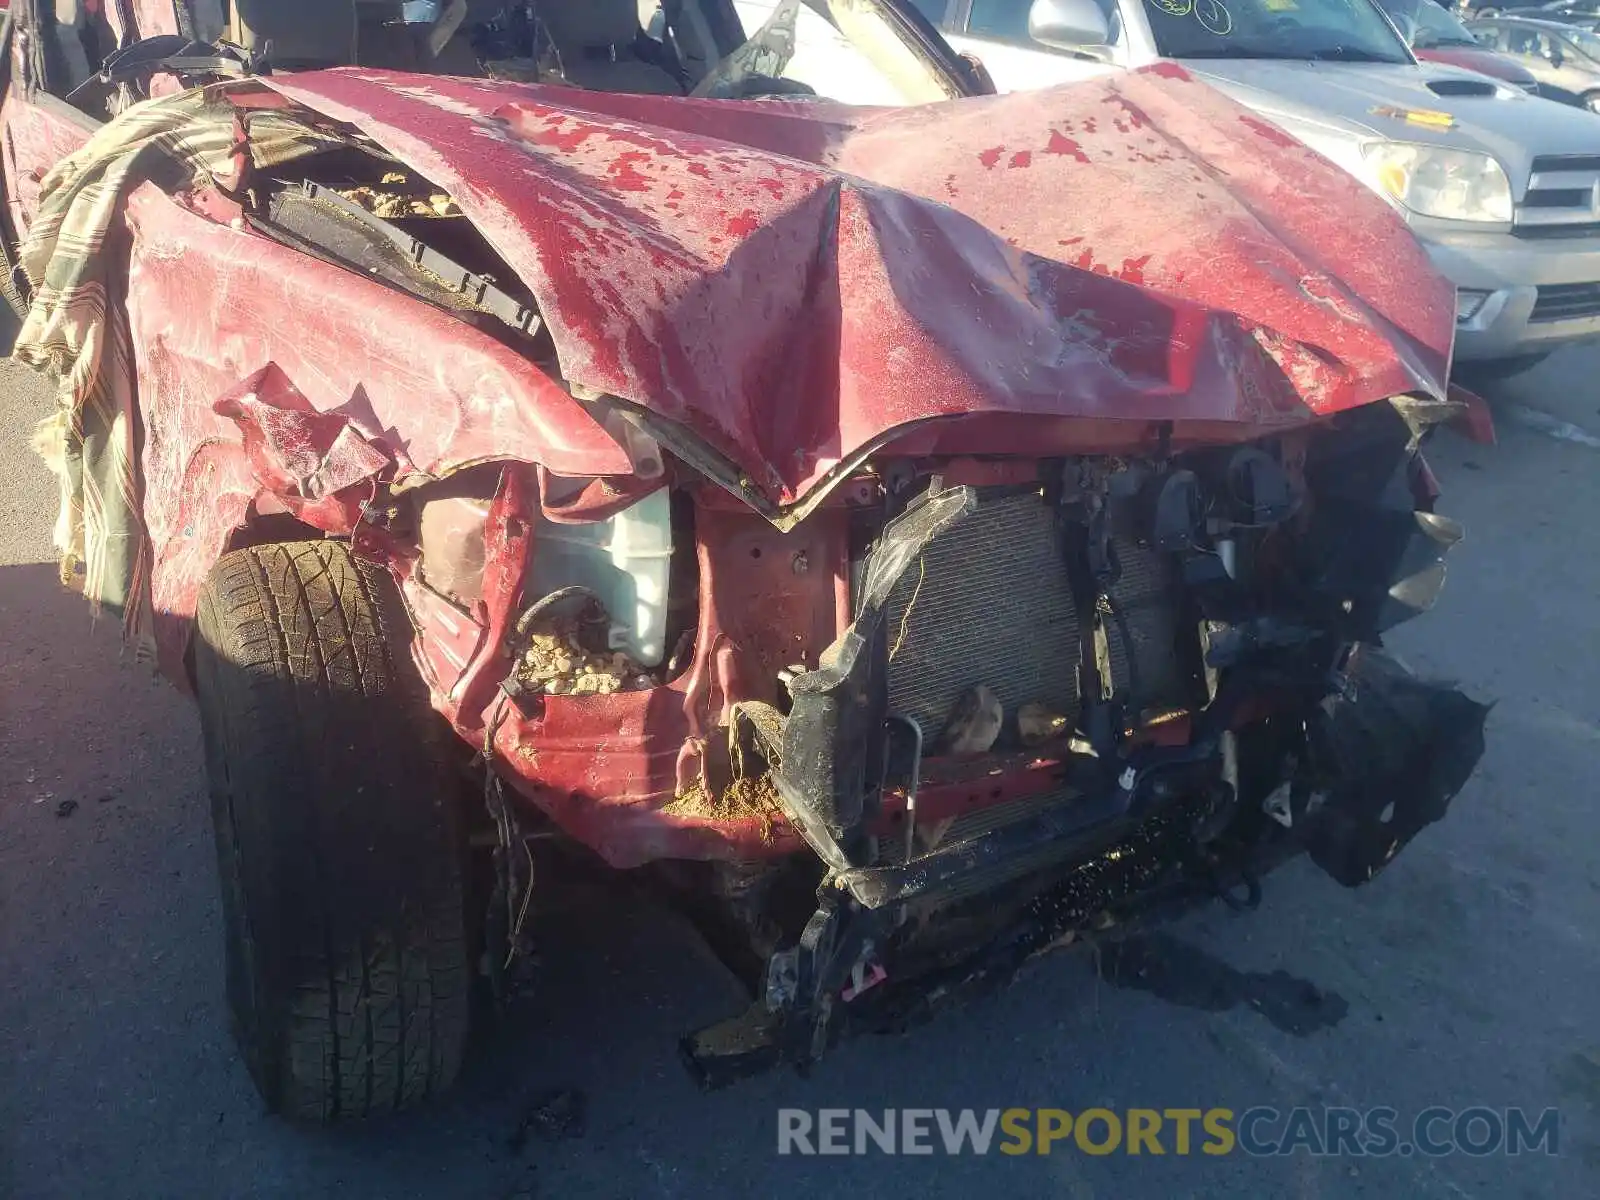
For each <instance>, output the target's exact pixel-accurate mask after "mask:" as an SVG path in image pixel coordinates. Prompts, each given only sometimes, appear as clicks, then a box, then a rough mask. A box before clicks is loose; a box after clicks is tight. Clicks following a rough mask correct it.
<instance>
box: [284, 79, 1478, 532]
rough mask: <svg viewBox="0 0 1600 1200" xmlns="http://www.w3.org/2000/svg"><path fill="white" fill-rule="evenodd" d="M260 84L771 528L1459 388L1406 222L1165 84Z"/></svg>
mask: <svg viewBox="0 0 1600 1200" xmlns="http://www.w3.org/2000/svg"><path fill="white" fill-rule="evenodd" d="M266 82H267V83H269V84H270V85H271V86H272V87H273V88H275V89H277V90H278V91H279V92H281V93H282V94H283V95H285V96H287V97H290V98H292V99H294V100H296V101H298V102H300V103H303V104H305V105H307V106H309V107H311V108H313V109H316V110H318V111H320V112H322V113H324V114H326V115H328V116H331V117H334V118H335V119H338V120H341V121H345V122H348V123H350V124H352V125H354V126H356V127H358V128H359V129H360V130H361V131H363V132H364V133H366V134H367V135H369V136H370V137H372V138H373V139H374V140H375V141H377V142H378V143H379V144H381V145H383V146H384V147H385V148H387V149H388V150H389V151H390V152H392V153H393V154H394V155H395V156H396V157H397V158H399V159H401V160H402V161H403V162H405V163H406V164H407V165H409V166H411V167H412V168H413V169H415V170H417V171H419V172H420V173H422V174H424V175H426V176H428V177H429V178H431V179H432V180H434V181H435V182H436V183H438V184H439V185H441V186H443V187H445V188H446V189H448V190H449V191H450V192H451V193H452V194H453V195H454V196H455V198H456V200H457V201H458V203H459V204H460V205H461V208H462V209H463V211H464V212H465V213H466V214H467V215H468V216H469V217H470V218H471V219H472V220H473V221H474V223H475V224H476V225H477V226H478V228H479V229H480V230H481V231H482V232H483V233H484V235H485V236H486V237H487V238H488V239H489V241H490V242H491V243H492V244H493V245H494V247H495V249H496V250H497V251H498V252H499V253H500V254H501V255H502V256H503V257H504V258H505V259H506V261H507V262H508V263H509V264H510V266H511V267H512V268H513V269H514V270H515V271H516V272H517V273H518V274H519V275H520V276H521V277H522V279H523V280H524V281H525V282H526V283H527V284H528V285H529V287H530V288H531V289H532V290H533V292H534V295H535V297H536V298H537V300H538V303H539V305H540V309H541V313H542V315H543V317H544V319H545V321H546V322H547V323H548V326H549V329H550V331H551V334H552V336H553V338H554V340H555V344H556V348H557V351H558V353H559V355H560V360H561V365H562V369H563V372H564V373H565V375H566V376H567V377H568V378H569V379H571V380H573V381H575V382H577V383H581V384H583V385H585V386H587V387H590V388H594V389H597V390H599V391H602V392H607V393H611V394H613V395H615V396H618V397H621V398H622V399H624V400H627V401H630V402H632V403H634V404H636V405H640V406H642V407H643V408H645V409H647V410H649V411H650V412H652V413H654V414H656V415H658V416H660V417H663V418H666V419H667V420H668V421H670V422H673V423H676V425H677V426H679V427H681V428H682V429H684V430H687V431H688V432H689V433H690V434H692V435H693V437H694V438H695V439H697V440H698V441H699V442H700V443H701V444H703V445H707V446H710V447H712V448H714V449H715V450H716V451H717V452H719V453H720V454H721V455H722V456H724V457H725V458H726V459H727V460H729V461H730V462H731V463H733V464H735V466H736V467H737V470H738V471H739V472H740V473H742V475H743V476H744V477H745V482H746V485H747V486H748V487H749V488H750V489H751V490H752V491H754V492H757V493H759V494H760V495H761V496H763V497H764V498H765V499H766V500H767V501H768V502H770V503H771V504H774V505H783V504H792V503H794V502H796V501H797V500H798V499H800V498H802V497H803V496H805V495H806V493H807V492H808V490H813V489H817V488H818V486H819V485H822V484H826V483H830V482H835V481H836V480H837V478H838V468H839V466H840V464H841V463H847V462H848V461H849V460H850V459H851V458H852V456H853V455H856V454H858V453H861V452H863V451H865V450H868V449H870V448H872V447H874V446H876V445H879V444H882V443H884V442H885V441H887V440H889V439H891V438H901V439H905V438H907V435H910V436H909V440H906V441H905V442H904V445H905V446H907V447H914V448H915V449H917V450H919V451H932V450H939V449H946V448H949V447H950V446H951V445H952V444H956V443H959V445H960V446H961V447H962V448H963V449H966V450H970V451H978V450H982V451H990V452H1003V451H1005V450H1007V449H1010V450H1013V451H1019V450H1026V451H1028V452H1029V453H1033V454H1039V453H1048V452H1050V450H1051V448H1052V447H1057V446H1059V447H1061V448H1063V449H1065V448H1075V449H1083V450H1088V449H1102V450H1106V449H1114V448H1119V447H1125V446H1130V445H1138V444H1141V443H1144V442H1145V441H1147V440H1148V439H1149V438H1150V437H1151V436H1152V426H1153V425H1154V424H1155V423H1169V422H1170V423H1171V429H1170V433H1171V436H1172V439H1173V442H1174V444H1177V445H1182V444H1186V443H1191V444H1192V443H1195V442H1204V441H1227V440H1239V439H1243V438H1248V437H1256V436H1260V434H1261V433H1262V432H1263V431H1266V430H1270V429H1281V428H1285V427H1289V426H1293V425H1295V424H1298V423H1304V422H1306V421H1309V420H1313V419H1315V418H1317V417H1320V416H1323V415H1326V414H1330V413H1333V412H1337V411H1339V410H1342V409H1347V408H1351V407H1354V406H1357V405H1361V404H1365V403H1370V402H1372V401H1375V400H1378V399H1382V398H1384V397H1386V396H1390V395H1395V394H1400V393H1407V392H1417V393H1423V394H1426V395H1430V396H1436V397H1442V396H1443V395H1444V390H1445V383H1444V380H1445V375H1446V366H1447V361H1448V356H1449V352H1450V347H1451V339H1452V335H1453V330H1454V297H1453V295H1452V292H1451V290H1450V288H1449V286H1448V285H1447V284H1446V283H1444V282H1443V281H1442V280H1441V279H1440V277H1439V276H1438V275H1437V274H1436V272H1435V271H1434V270H1433V268H1432V267H1431V265H1430V264H1429V262H1428V260H1427V258H1426V256H1425V255H1424V254H1423V252H1422V251H1421V249H1420V248H1419V247H1418V245H1417V243H1416V241H1415V239H1414V238H1413V237H1412V236H1411V234H1410V232H1409V231H1408V230H1407V229H1406V228H1405V226H1404V224H1403V223H1402V222H1401V221H1400V220H1399V219H1398V218H1397V217H1396V216H1395V215H1394V214H1393V213H1392V212H1391V211H1390V210H1389V209H1388V207H1387V206H1386V205H1385V204H1384V203H1383V202H1382V201H1381V200H1379V199H1378V198H1377V197H1376V196H1374V195H1373V194H1371V193H1370V192H1368V191H1367V190H1366V189H1364V188H1363V187H1362V186H1361V185H1360V184H1359V183H1357V182H1355V181H1354V180H1352V179H1351V178H1350V177H1349V176H1348V175H1346V174H1345V173H1344V172H1343V171H1341V170H1340V169H1339V168H1337V167H1335V166H1334V165H1333V164H1331V163H1329V162H1327V161H1326V160H1325V159H1323V158H1321V157H1320V156H1318V155H1317V154H1316V153H1314V152H1313V151H1311V150H1309V149H1307V148H1306V147H1304V146H1302V145H1301V144H1300V143H1298V142H1296V141H1294V140H1293V139H1292V138H1289V137H1287V136H1286V135H1284V134H1282V133H1281V132H1279V131H1277V130H1276V129H1274V128H1273V127H1271V126H1268V125H1264V124H1263V123H1262V122H1261V121H1259V120H1258V119H1255V118H1253V117H1251V116H1250V115H1249V114H1248V112H1247V111H1246V110H1245V109H1243V108H1241V107H1239V106H1238V105H1236V104H1235V103H1233V102H1232V101H1230V100H1228V99H1227V98H1225V97H1223V96H1222V95H1220V94H1219V93H1217V92H1216V91H1214V90H1213V89H1211V88H1210V87H1208V86H1206V85H1204V84H1202V83H1199V82H1197V81H1195V80H1194V79H1192V78H1191V77H1190V76H1188V75H1187V74H1186V73H1185V72H1183V71H1181V70H1180V69H1177V68H1174V67H1171V66H1162V67H1159V68H1153V69H1151V70H1149V71H1142V72H1133V73H1125V74H1120V75H1117V76H1114V77H1110V78H1107V79H1105V80H1097V81H1093V82H1087V83H1080V84H1074V85H1070V86H1066V87H1062V88H1055V89H1051V90H1048V91H1043V92H1033V93H1013V94H1010V95H1006V96H996V97H979V98H970V99H965V100H962V101H959V102H954V103H951V104H940V105H926V106H920V107H915V108H907V109H892V110H890V109H862V108H852V107H849V106H844V105H837V104H833V103H830V102H826V101H813V100H800V101H752V102H738V103H736V102H728V101H693V100H688V101H686V100H681V99H670V100H669V99H663V98H659V97H642V96H622V95H609V94H602V93H592V92H578V91H573V90H569V89H562V88H550V87H538V86H530V85H523V84H516V83H505V82H489V81H474V80H463V79H450V78H439V77H424V76H413V75H404V74H392V73H386V72H377V71H366V70H358V69H342V70H336V71H326V72H311V73H306V74H300V75H288V76H274V77H273V78H271V79H269V80H267V81H266ZM929 422H939V423H940V424H936V425H931V426H930V425H928V424H926V423H929ZM919 426H921V427H922V428H921V429H920V430H918V428H917V427H919Z"/></svg>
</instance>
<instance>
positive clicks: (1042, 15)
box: [1028, 0, 1111, 50]
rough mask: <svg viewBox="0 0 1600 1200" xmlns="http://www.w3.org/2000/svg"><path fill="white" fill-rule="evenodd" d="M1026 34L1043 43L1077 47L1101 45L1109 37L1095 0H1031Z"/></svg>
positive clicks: (1061, 48)
mask: <svg viewBox="0 0 1600 1200" xmlns="http://www.w3.org/2000/svg"><path fill="white" fill-rule="evenodd" d="M1028 36H1029V37H1031V38H1032V39H1033V40H1034V41H1036V42H1039V43H1041V44H1042V45H1045V46H1053V47H1055V48H1057V49H1060V50H1077V49H1079V48H1081V47H1083V46H1104V45H1105V44H1106V43H1107V42H1108V41H1110V39H1111V27H1110V24H1109V23H1108V22H1107V21H1106V14H1105V12H1104V10H1102V9H1101V7H1100V5H1099V4H1097V3H1096V2H1095V0H1033V7H1032V8H1030V9H1029V10H1028Z"/></svg>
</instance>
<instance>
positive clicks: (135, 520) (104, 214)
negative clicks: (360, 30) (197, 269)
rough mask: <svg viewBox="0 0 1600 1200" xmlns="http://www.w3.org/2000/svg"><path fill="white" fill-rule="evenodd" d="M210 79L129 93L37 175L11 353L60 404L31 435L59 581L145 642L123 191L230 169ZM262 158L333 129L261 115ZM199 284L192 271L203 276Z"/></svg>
mask: <svg viewBox="0 0 1600 1200" xmlns="http://www.w3.org/2000/svg"><path fill="white" fill-rule="evenodd" d="M240 89H259V85H257V84H254V83H251V82H249V81H244V82H242V83H234V84H217V85H212V86H210V87H206V88H198V89H195V90H193V91H187V92H181V93H178V94H176V95H171V96H163V97H159V98H157V99H153V100H147V101H144V102H142V103H139V104H136V105H134V106H133V107H131V108H129V109H128V110H127V111H126V112H124V113H122V114H121V115H120V116H118V117H117V118H116V119H115V120H113V121H111V122H109V123H108V124H106V125H104V126H103V127H102V128H101V129H100V130H99V131H98V132H97V133H96V134H95V135H94V136H93V137H92V138H91V139H90V140H89V142H88V143H87V144H86V145H85V146H84V147H83V148H82V149H81V150H79V151H78V152H77V153H75V154H73V155H72V156H70V157H69V158H66V159H64V160H63V161H62V162H60V163H58V164H57V165H56V166H55V167H54V168H53V169H52V170H51V171H50V172H49V174H48V175H46V176H45V178H44V180H43V183H42V185H41V186H42V191H41V195H40V202H39V210H38V213H37V214H36V215H35V217H34V220H33V223H32V224H31V226H30V227H29V229H28V233H27V237H26V239H25V240H24V243H23V246H22V251H21V267H22V270H23V272H24V274H25V275H26V276H27V279H28V283H29V284H30V286H31V288H32V291H33V300H32V308H31V310H30V312H29V313H28V317H27V320H26V321H25V322H24V323H23V326H22V332H21V333H20V334H19V335H18V337H17V343H16V348H15V350H14V351H13V356H14V357H15V358H16V359H17V360H18V361H21V362H25V363H28V364H29V365H30V366H33V367H37V368H39V369H40V370H42V371H45V372H46V373H48V374H49V375H50V376H52V377H53V378H54V379H55V380H56V381H57V392H56V399H57V401H58V404H59V408H58V410H57V412H56V413H55V414H54V415H53V416H51V417H48V418H46V420H45V421H44V422H43V423H42V424H41V425H40V428H39V431H38V434H37V436H36V438H35V446H36V448H37V449H38V450H39V451H40V453H41V454H42V455H43V456H44V457H45V459H46V461H47V462H48V463H49V464H50V466H51V468H52V470H53V471H54V472H55V473H56V476H57V479H58V481H59V484H60V489H61V498H60V500H61V506H60V513H59V516H58V518H57V521H56V530H55V541H56V548H57V550H58V551H59V552H60V554H61V577H62V582H63V583H66V584H67V585H68V586H81V587H82V590H83V592H84V594H85V595H86V596H87V597H88V598H89V600H90V601H91V603H92V605H93V606H94V609H95V611H96V612H99V611H101V610H102V609H105V608H109V609H111V610H112V611H114V612H117V613H119V614H121V616H122V618H123V629H124V634H125V636H126V637H127V638H128V639H129V640H131V641H133V642H135V643H136V644H137V645H138V646H139V648H140V649H141V650H146V649H148V648H149V646H150V634H151V623H150V545H149V539H148V537H147V536H146V533H145V527H144V521H143V517H142V512H141V503H140V499H141V492H142V489H141V482H140V473H139V458H138V445H139V410H138V386H137V378H136V369H135V363H134V356H133V346H132V341H131V335H130V330H129V327H128V321H127V314H126V310H125V309H124V308H123V306H122V299H123V296H124V294H125V287H126V276H127V266H128V240H129V239H128V232H127V228H126V225H125V224H124V223H123V221H122V220H121V213H122V210H123V205H124V203H125V201H126V198H127V196H128V194H129V193H130V192H131V191H132V190H133V189H134V188H136V187H137V186H138V185H139V184H141V183H144V182H147V181H149V182H154V183H156V184H157V185H158V186H160V187H161V188H163V190H166V191H169V192H170V191H177V190H180V189H183V188H188V187H191V186H193V185H195V184H196V183H197V182H198V181H202V180H207V181H209V179H210V178H211V177H212V176H216V175H220V176H228V175H231V174H232V173H233V172H232V169H231V168H232V166H233V154H234V151H235V150H236V148H237V140H238V139H237V129H238V126H237V125H236V121H237V119H238V116H239V113H238V110H236V109H235V108H234V106H233V105H232V104H230V103H229V102H228V93H229V92H230V91H238V90H240ZM249 129H250V148H251V152H252V157H253V158H254V160H255V162H256V163H257V165H266V164H267V163H269V162H273V163H276V162H284V161H287V160H288V159H290V158H293V157H295V156H296V155H297V154H301V153H308V152H311V151H315V150H318V149H323V148H325V147H327V146H328V145H329V144H330V143H331V142H334V141H337V140H339V139H338V138H337V137H336V136H333V135H329V134H327V133H325V132H321V131H318V130H316V129H314V128H313V127H312V125H311V124H310V123H309V122H308V121H307V120H306V119H305V118H302V117H301V116H298V115H296V113H294V112H293V111H281V112H271V111H268V112H256V113H253V114H252V119H251V121H250V125H249ZM198 282H199V281H197V283H198Z"/></svg>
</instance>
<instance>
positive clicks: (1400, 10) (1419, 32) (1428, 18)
mask: <svg viewBox="0 0 1600 1200" xmlns="http://www.w3.org/2000/svg"><path fill="white" fill-rule="evenodd" d="M1378 3H1379V4H1380V5H1382V6H1383V11H1384V12H1386V13H1388V14H1389V16H1390V18H1391V19H1392V20H1393V21H1394V23H1395V25H1396V26H1397V27H1398V28H1399V30H1400V32H1401V33H1402V34H1405V35H1406V36H1407V37H1408V38H1409V40H1410V42H1411V44H1412V46H1414V47H1415V48H1416V49H1418V50H1437V49H1441V48H1443V47H1446V46H1479V45H1480V43H1479V41H1478V39H1477V38H1475V37H1473V36H1472V31H1471V30H1469V29H1468V28H1467V27H1466V26H1465V25H1463V24H1462V23H1461V22H1460V21H1459V20H1457V19H1456V17H1455V15H1454V14H1453V13H1450V12H1448V11H1446V10H1445V9H1443V8H1440V7H1439V5H1437V4H1435V3H1434V0H1378Z"/></svg>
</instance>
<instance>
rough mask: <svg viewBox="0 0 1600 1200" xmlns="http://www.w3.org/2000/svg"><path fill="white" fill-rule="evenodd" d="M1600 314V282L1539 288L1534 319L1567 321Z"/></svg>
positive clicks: (1534, 306) (1532, 317) (1534, 304)
mask: <svg viewBox="0 0 1600 1200" xmlns="http://www.w3.org/2000/svg"><path fill="white" fill-rule="evenodd" d="M1596 315H1600V283H1562V284H1555V285H1553V286H1550V287H1542V288H1540V289H1539V298H1538V299H1537V300H1535V301H1534V303H1533V315H1532V316H1531V317H1530V318H1529V320H1532V321H1565V320H1570V319H1571V318H1573V317H1593V316H1596Z"/></svg>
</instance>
